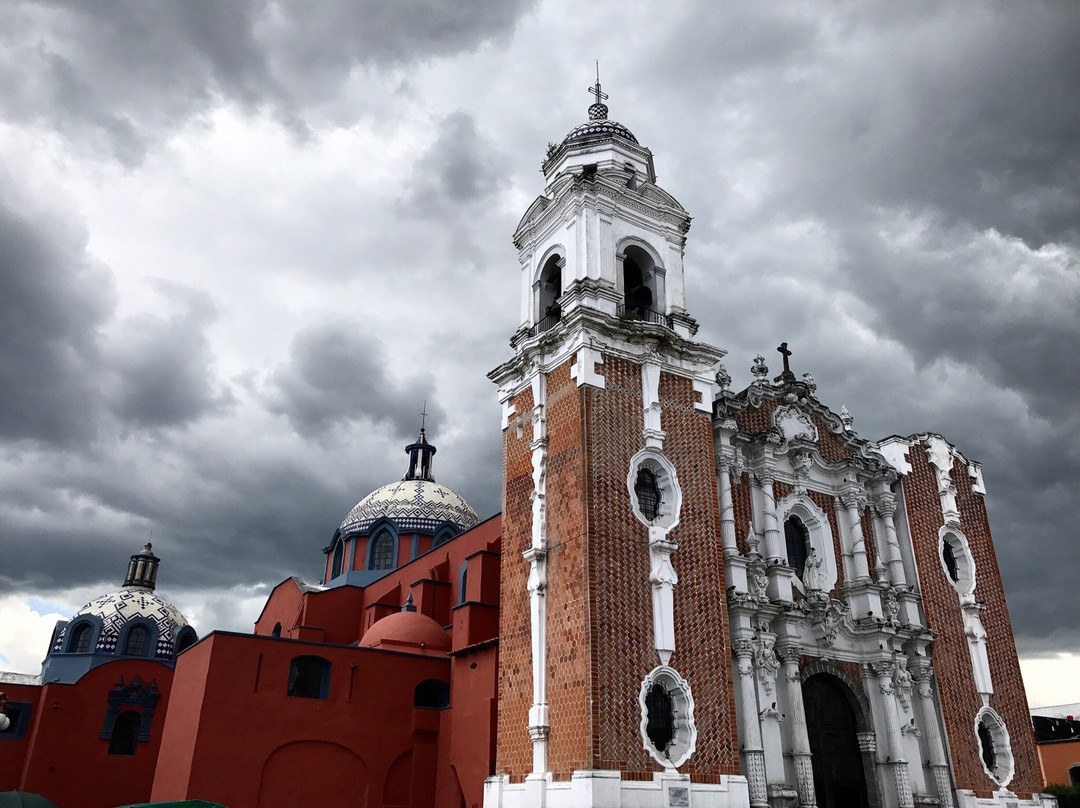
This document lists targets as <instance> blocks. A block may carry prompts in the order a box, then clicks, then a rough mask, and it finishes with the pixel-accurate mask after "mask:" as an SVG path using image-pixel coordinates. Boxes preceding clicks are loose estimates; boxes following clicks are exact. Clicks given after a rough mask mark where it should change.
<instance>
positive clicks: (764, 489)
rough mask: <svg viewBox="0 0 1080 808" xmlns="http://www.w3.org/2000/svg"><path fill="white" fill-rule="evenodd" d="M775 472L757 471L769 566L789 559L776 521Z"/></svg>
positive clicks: (766, 556)
mask: <svg viewBox="0 0 1080 808" xmlns="http://www.w3.org/2000/svg"><path fill="white" fill-rule="evenodd" d="M774 479H775V478H774V477H773V473H772V470H771V469H762V470H761V471H759V472H757V480H758V486H759V487H760V490H761V495H762V503H763V504H764V507H763V508H762V515H763V516H764V517H765V530H764V532H765V559H766V561H767V562H768V564H769V566H770V567H772V566H774V565H776V564H784V563H786V561H787V552H785V549H784V545H783V540H782V538H781V536H780V526H779V523H778V522H777V521H776V498H775V497H774V496H773V481H774Z"/></svg>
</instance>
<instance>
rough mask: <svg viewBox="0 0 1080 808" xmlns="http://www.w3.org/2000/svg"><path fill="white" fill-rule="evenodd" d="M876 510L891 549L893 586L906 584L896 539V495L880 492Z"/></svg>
mask: <svg viewBox="0 0 1080 808" xmlns="http://www.w3.org/2000/svg"><path fill="white" fill-rule="evenodd" d="M874 510H875V511H877V515H878V516H879V517H880V518H881V523H882V524H883V525H884V526H885V545H886V547H888V549H889V559H888V567H889V580H890V581H892V585H893V586H906V585H907V576H906V574H905V573H904V559H903V556H901V554H900V542H899V541H897V539H896V524H895V523H894V522H893V515H894V514H895V513H896V496H895V495H894V494H892V493H882V494H879V495H878V497H877V499H876V500H875V501H874ZM879 549H880V548H879Z"/></svg>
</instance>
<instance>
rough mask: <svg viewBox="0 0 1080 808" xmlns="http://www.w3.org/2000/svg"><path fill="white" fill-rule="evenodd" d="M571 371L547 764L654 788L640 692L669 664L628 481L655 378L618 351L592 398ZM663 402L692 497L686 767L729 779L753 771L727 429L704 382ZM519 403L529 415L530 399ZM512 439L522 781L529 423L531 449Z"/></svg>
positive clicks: (554, 532)
mask: <svg viewBox="0 0 1080 808" xmlns="http://www.w3.org/2000/svg"><path fill="white" fill-rule="evenodd" d="M570 366H571V365H570V363H569V362H568V363H566V364H565V365H563V366H561V367H559V368H556V369H555V370H553V371H552V372H551V374H550V375H549V376H548V379H547V408H546V414H547V427H548V466H547V504H548V510H547V538H548V590H547V593H548V594H547V610H548V611H547V614H548V617H547V637H548V644H547V647H548V664H547V690H548V703H549V706H550V717H551V734H550V740H549V746H548V767H549V770H550V771H551V772H552V774H553V776H554V777H555V779H558V780H563V779H568V778H569V777H570V776H571V775H572V773H573V772H574V771H575V770H580V769H595V768H600V769H616V770H620V771H621V772H622V773H623V777H624V778H625V779H631V780H632V779H651V777H652V774H653V772H655V771H657V770H659V769H660V767H659V766H658V765H657V764H656V763H655V762H654V761H653V760H652V758H651V757H650V756H649V755H648V753H647V752H646V751H645V749H644V747H643V743H642V739H641V735H640V731H639V725H640V721H641V710H640V707H639V705H638V693H639V690H640V687H641V681H642V679H643V678H644V677H645V675H646V674H647V673H648V672H649V671H650V670H651V669H652V668H654V667H655V666H656V665H657V664H658V659H657V657H656V653H655V650H654V648H653V623H652V598H651V591H650V584H649V579H648V578H649V551H648V537H647V532H646V529H645V527H644V526H643V525H642V524H641V523H640V522H638V521H637V519H636V518H635V517H634V515H633V511H632V507H631V503H630V496H629V492H628V490H627V484H626V480H627V475H628V473H629V470H630V460H631V458H632V457H633V456H634V455H635V454H636V453H637V452H638V451H640V450H641V449H642V448H643V446H644V441H643V435H642V428H643V420H644V417H643V411H642V396H641V369H640V367H639V366H638V365H635V364H634V363H632V362H628V361H626V360H622V359H619V358H616V357H611V356H605V358H604V362H603V364H601V365H600V366H599V368H598V369H599V370H600V371H601V372H602V373H603V375H604V378H605V389H603V390H600V389H596V388H592V387H582V388H578V387H577V385H576V383H575V382H574V381H573V380H572V379H571V377H570ZM659 395H660V401H661V405H662V407H663V416H662V419H663V420H662V428H663V429H664V430H665V432H666V433H667V437H666V439H665V454H666V455H667V456H668V457H669V458H670V459H671V460H672V462H673V463H674V464H675V467H676V473H677V475H678V478H679V484H680V486H681V487H682V489H683V509H682V512H681V517H680V524H679V525H678V527H677V528H676V529H675V530H674V531H673V532H672V538H673V539H674V540H675V541H677V542H678V543H679V549H678V550H677V551H676V552H675V553H674V555H673V556H672V562H673V564H674V566H675V569H676V571H677V573H678V575H679V578H680V582H679V585H678V587H676V590H675V616H676V624H677V633H676V652H675V656H674V657H673V659H672V665H673V666H674V667H675V668H676V669H677V670H678V671H679V672H680V673H681V674H682V675H683V676H684V677H685V678H686V679H687V680H688V681H689V682H690V686H691V689H692V692H693V696H694V700H695V705H696V707H695V719H696V724H697V728H698V743H697V752H696V753H695V755H694V757H693V758H692V759H691V761H690V762H689V763H688V764H687V765H686V766H684V767H683V771H685V772H686V773H689V774H691V776H692V777H693V778H694V779H695V780H697V781H701V782H716V781H717V780H718V779H719V777H720V776H721V775H723V774H734V773H737V772H738V771H739V757H738V739H737V737H736V730H735V715H734V698H733V692H732V683H731V672H730V663H729V662H728V660H729V658H730V653H729V650H728V648H727V642H728V639H727V633H728V628H727V617H726V603H725V601H724V592H725V588H726V587H725V585H724V574H723V559H722V555H721V549H720V526H719V503H718V500H717V493H716V477H715V470H714V465H713V463H714V461H713V438H712V423H711V418H710V416H709V414H708V413H706V412H701V411H699V410H696V409H695V408H694V402H695V400H696V398H697V394H696V393H694V391H693V387H692V383H691V381H690V380H688V379H683V378H679V377H674V376H670V375H668V374H663V375H662V376H661V383H660V391H659ZM514 403H515V407H516V409H517V411H518V412H523V413H525V414H526V416H528V415H529V411H530V408H531V406H532V401H531V395H530V394H529V393H528V392H526V393H523V394H522V395H521V396H519V397H518V398H517V399H516V400H515V402H514ZM504 440H505V450H506V475H505V494H504V513H503V537H504V538H503V540H504V543H505V544H504V546H505V548H506V552H504V553H503V561H502V565H503V566H502V573H503V580H502V603H503V613H502V619H501V624H500V627H501V632H502V636H501V640H500V684H499V696H500V705H499V730H498V744H499V747H498V762H497V770H498V771H499V772H503V773H506V774H509V775H510V776H511V779H512V780H520V779H521V778H523V777H524V775H525V774H527V773H528V771H529V770H530V769H531V742H530V741H529V738H528V733H527V731H526V727H527V724H528V709H529V707H530V706H531V701H532V684H531V668H530V665H531V659H530V656H531V655H530V649H529V643H530V632H529V603H528V596H527V593H526V589H525V582H526V579H527V575H528V565H527V564H526V563H525V561H524V560H523V559H522V558H521V552H523V551H524V549H525V548H526V547H527V546H528V544H529V537H530V535H531V503H530V501H529V494H530V493H531V490H532V479H531V463H530V457H529V451H528V443H529V441H530V440H531V428H530V425H529V424H526V425H525V428H524V430H523V435H522V437H521V438H518V437H517V429H516V426H515V425H514V424H511V426H510V427H509V428H508V429H507V430H506V432H505V435H504ZM743 532H744V533H745V527H744V528H743Z"/></svg>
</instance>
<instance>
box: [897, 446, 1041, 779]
mask: <svg viewBox="0 0 1080 808" xmlns="http://www.w3.org/2000/svg"><path fill="white" fill-rule="evenodd" d="M908 459H909V462H910V463H911V467H912V470H911V473H910V474H908V475H906V476H905V477H904V501H905V504H906V508H907V517H908V524H909V526H910V529H911V534H912V541H913V543H914V550H915V562H916V566H917V567H918V571H919V586H920V589H921V591H922V598H923V605H924V608H925V610H926V616H927V620H928V622H929V624H930V626H931V628H933V630H934V632H935V634H937V640H936V641H935V642H934V644H933V651H932V654H933V660H934V668H935V671H936V678H937V683H938V689H939V691H940V693H941V705H942V711H943V714H944V718H945V728H946V732H947V733H948V736H949V746H950V749H951V752H952V756H953V767H954V771H955V777H956V785H957V787H958V788H966V789H971V790H973V791H975V792H976V793H977V794H979V795H980V796H989V794H990V792H991V791H993V790H995V789H996V788H997V785H996V784H995V783H994V782H993V781H992V780H990V778H988V777H987V776H986V774H985V772H984V771H983V768H982V764H981V762H980V756H979V744H978V740H977V739H976V737H975V731H974V722H975V715H976V714H977V713H978V711H979V709H980V708H981V706H982V700H981V699H980V697H979V695H978V692H977V691H976V689H975V679H974V674H973V672H972V667H971V655H970V652H969V650H968V644H967V638H966V637H965V636H964V624H963V617H962V614H961V611H960V600H959V597H958V595H957V592H956V590H955V589H954V588H953V586H952V584H951V583H950V582H949V580H948V578H947V577H946V573H945V571H944V570H943V569H942V565H941V561H940V560H939V555H938V531H939V530H940V528H941V526H942V525H943V524H944V519H943V517H942V513H941V500H940V498H939V496H938V489H937V481H936V479H935V476H934V470H933V468H932V467H931V466H930V464H929V462H928V461H927V459H926V452H925V448H924V445H923V444H921V443H917V444H915V445H914V446H913V447H912V449H911V450H910V451H909V452H908ZM952 478H953V482H954V483H955V485H956V490H957V496H956V502H957V506H958V509H959V510H960V529H961V530H962V531H963V533H964V535H965V536H966V537H967V540H968V546H969V548H970V550H971V554H972V557H973V558H974V560H975V569H976V573H975V598H976V599H977V600H978V601H980V602H981V603H984V604H986V609H985V610H984V611H983V613H982V621H983V626H984V627H985V628H986V633H987V646H988V652H989V660H990V671H991V675H992V678H993V683H994V694H993V695H992V696H991V697H990V706H991V708H993V709H994V710H995V711H996V712H997V713H998V714H999V715H1000V716H1001V717H1002V719H1003V720H1004V721H1005V724H1006V726H1007V727H1008V730H1009V737H1010V740H1011V744H1012V753H1013V757H1014V761H1015V767H1016V768H1015V775H1014V777H1013V780H1012V782H1011V783H1010V784H1009V789H1010V790H1011V791H1014V792H1016V793H1018V794H1019V795H1020V796H1026V795H1028V794H1030V793H1031V792H1034V791H1038V790H1040V789H1041V787H1042V777H1041V774H1040V770H1039V762H1038V758H1037V754H1036V751H1035V741H1034V734H1033V730H1032V728H1031V721H1030V719H1029V717H1028V712H1027V700H1026V697H1025V695H1024V683H1023V680H1022V678H1021V675H1020V665H1019V662H1018V660H1017V657H1016V646H1015V642H1014V639H1013V635H1012V628H1011V626H1010V623H1009V613H1008V609H1007V607H1006V605H1005V592H1004V589H1003V587H1002V583H1001V575H1000V572H999V570H998V565H997V557H996V555H995V553H994V547H993V542H992V539H991V536H990V527H989V522H988V520H987V516H986V507H985V503H984V501H983V497H982V496H981V495H979V494H975V493H973V492H972V490H971V479H970V477H969V476H968V473H967V469H966V467H965V466H964V465H963V463H961V462H960V461H957V462H956V465H955V466H954V468H953V470H952Z"/></svg>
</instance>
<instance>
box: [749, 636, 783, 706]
mask: <svg viewBox="0 0 1080 808" xmlns="http://www.w3.org/2000/svg"><path fill="white" fill-rule="evenodd" d="M775 642H776V638H775V637H773V636H772V635H770V634H759V635H758V638H757V642H756V643H755V644H754V666H755V667H756V668H757V669H758V678H759V679H761V684H762V686H763V687H764V688H765V692H766V693H768V694H772V692H773V687H774V686H775V683H776V672H777V671H778V670H780V660H779V659H777V657H776V651H774V650H773V644H774V643H775Z"/></svg>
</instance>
